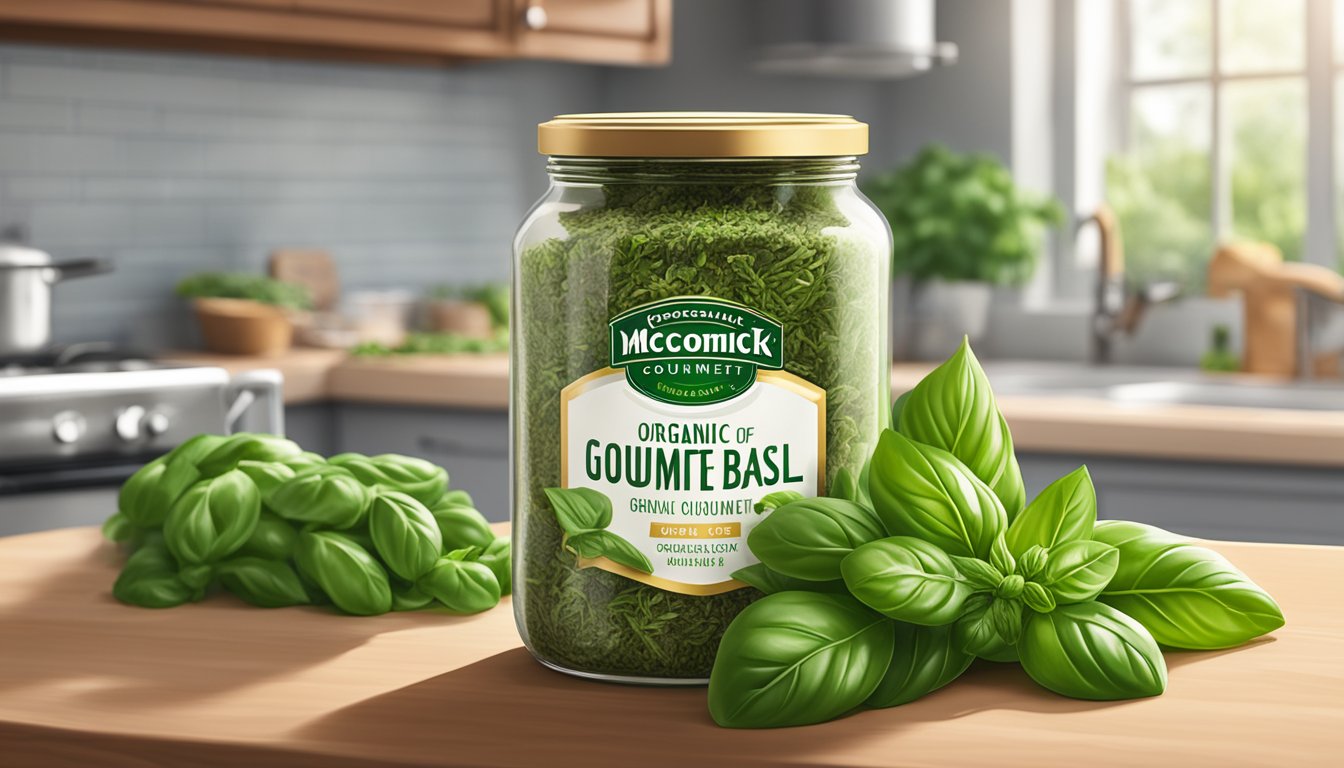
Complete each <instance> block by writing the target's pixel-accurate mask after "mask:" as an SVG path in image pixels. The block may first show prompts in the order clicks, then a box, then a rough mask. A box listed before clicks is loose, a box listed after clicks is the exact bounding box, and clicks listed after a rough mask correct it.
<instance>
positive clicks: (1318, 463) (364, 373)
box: [165, 349, 1344, 468]
mask: <svg viewBox="0 0 1344 768" xmlns="http://www.w3.org/2000/svg"><path fill="white" fill-rule="evenodd" d="M165 359H166V360H168V361H170V362H177V363H185V364H192V365H217V366H221V367H223V368H227V369H229V370H233V371H238V370H247V369H251V368H266V367H269V368H277V369H279V370H280V371H281V372H282V373H283V374H284V376H285V401H286V402H288V403H292V404H299V403H306V402H316V401H321V400H327V399H338V400H347V401H355V402H365V403H381V404H404V405H422V406H431V407H444V408H476V409H485V410H504V409H507V408H508V405H509V361H508V356H507V355H502V354H499V355H457V356H436V355H420V356H403V357H365V358H355V357H349V356H348V355H346V354H345V353H344V352H340V351H333V350H318V349H295V350H293V351H291V352H289V353H287V354H285V355H282V356H279V357H275V358H250V357H242V358H240V357H229V356H223V355H206V354H201V353H176V354H171V355H168V356H166V357H165ZM931 368H932V364H931V363H900V364H897V365H896V366H894V367H893V368H892V389H893V390H894V391H896V392H903V391H905V390H907V389H909V388H910V387H913V386H914V385H915V384H916V383H917V382H918V381H919V379H920V378H921V377H922V376H923V375H924V374H925V373H927V372H928V371H929V370H930V369H931ZM999 405H1000V407H1001V408H1002V410H1003V413H1004V416H1005V417H1006V418H1007V419H1008V424H1009V426H1010V427H1011V428H1012V431H1013V439H1014V442H1015V443H1016V445H1017V448H1018V449H1019V450H1022V451H1027V452H1035V453H1066V454H1075V455H1078V454H1081V455H1109V456H1129V457H1137V458H1166V459H1184V460H1192V461H1231V462H1244V463H1254V464H1284V465H1294V466H1315V467H1336V468H1344V413H1341V412H1330V411H1320V410H1315V411H1307V410H1302V411H1295V410H1289V409H1266V408H1230V407H1224V406H1207V405H1206V406H1201V405H1170V404H1152V405H1136V404H1126V405H1120V404H1116V403H1110V402H1106V401H1104V400H1099V399H1093V398H1086V397H1047V396H1039V395H1033V396H1029V397H1027V396H1007V395H1001V396H1000V397H999Z"/></svg>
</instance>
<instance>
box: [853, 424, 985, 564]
mask: <svg viewBox="0 0 1344 768" xmlns="http://www.w3.org/2000/svg"><path fill="white" fill-rule="evenodd" d="M870 482H871V485H872V487H871V489H870V490H871V492H872V497H873V504H874V506H875V508H876V510H877V515H878V517H880V518H881V520H882V522H883V523H885V524H886V527H887V530H888V531H890V532H891V533H892V534H893V535H896V536H914V537H916V538H920V539H923V540H925V541H927V542H930V543H932V544H935V545H937V546H938V547H939V548H941V549H942V550H943V551H944V552H947V553H948V554H949V555H959V556H961V557H978V558H980V559H981V560H988V559H989V555H990V550H991V549H992V548H993V545H994V539H995V538H996V537H997V536H998V535H999V534H1000V533H1001V532H1002V531H1003V529H1004V528H1006V527H1007V525H1008V523H1007V518H1006V516H1005V514H1004V511H1003V505H1002V504H1000V503H999V499H998V497H996V496H995V495H994V492H993V491H991V490H990V489H989V486H987V485H985V484H984V483H983V482H981V481H980V480H979V478H977V477H976V476H975V475H973V474H971V473H970V471H968V470H967V469H966V467H965V466H964V465H963V464H962V463H961V462H960V461H958V460H957V459H956V457H954V456H953V455H952V454H950V453H948V452H947V451H944V450H942V449H939V448H934V447H932V446H928V445H922V444H920V443H916V442H913V441H911V440H910V439H909V438H906V437H905V436H904V435H901V434H899V433H897V432H893V431H891V430H885V431H884V432H883V433H882V436H881V437H880V438H879V439H878V442H877V450H876V451H875V452H874V453H873V474H872V477H871V478H870Z"/></svg>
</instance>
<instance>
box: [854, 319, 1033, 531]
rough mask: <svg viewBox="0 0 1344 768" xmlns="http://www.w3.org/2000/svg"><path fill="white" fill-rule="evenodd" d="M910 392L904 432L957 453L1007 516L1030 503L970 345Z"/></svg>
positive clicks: (905, 403) (1009, 437)
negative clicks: (1000, 505) (994, 497)
mask: <svg viewBox="0 0 1344 768" xmlns="http://www.w3.org/2000/svg"><path fill="white" fill-rule="evenodd" d="M907 395H908V396H903V397H902V400H903V403H902V404H901V407H900V408H899V417H900V421H899V422H897V427H898V429H899V431H900V433H901V434H903V435H905V436H906V437H908V438H910V439H911V440H914V441H916V442H919V443H924V444H926V445H931V446H934V447H935V448H941V449H943V450H945V451H947V452H949V453H951V454H952V455H953V456H955V457H957V459H959V460H960V461H961V462H962V463H963V464H965V465H966V467H967V468H969V469H970V471H971V472H972V473H973V474H974V475H975V476H976V477H978V478H980V480H981V481H983V482H984V483H985V484H986V485H988V486H989V487H990V488H992V489H993V490H994V494H995V495H996V496H998V498H999V500H1000V501H1002V502H1003V507H1004V509H1005V510H1006V511H1007V514H1008V517H1009V519H1011V518H1013V517H1015V516H1016V515H1017V513H1018V512H1019V511H1020V510H1021V509H1022V505H1023V503H1024V502H1025V501H1026V491H1025V490H1024V488H1023V485H1022V470H1021V469H1020V468H1019V467H1018V464H1017V458H1016V457H1015V456H1014V454H1013V437H1012V435H1011V434H1010V433H1009V431H1008V423H1007V422H1005V421H1004V419H1003V416H1002V414H1000V413H999V407H998V405H997V404H996V403H995V401H994V393H993V391H992V390H991V389H990V386H989V380H988V379H987V378H985V372H984V370H983V369H982V368H981V367H980V361H978V360H976V359H975V353H974V352H972V351H971V345H970V344H969V343H967V342H966V341H962V343H961V347H960V348H959V349H958V350H957V352H956V354H954V355H952V357H951V358H949V359H948V360H947V362H945V363H943V364H942V365H940V366H938V367H937V368H936V369H934V371H933V372H932V373H930V374H929V375H928V376H925V377H924V380H923V381H921V382H919V384H918V385H917V386H916V387H915V388H914V389H912V390H911V391H910V392H909V393H907ZM873 496H874V498H875V499H876V497H877V494H876V493H874V494H873ZM949 551H950V550H949ZM954 554H955V553H954ZM982 554H984V553H982Z"/></svg>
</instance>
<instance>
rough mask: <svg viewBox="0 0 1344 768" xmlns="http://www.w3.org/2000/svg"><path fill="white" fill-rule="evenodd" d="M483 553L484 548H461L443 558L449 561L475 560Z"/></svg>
mask: <svg viewBox="0 0 1344 768" xmlns="http://www.w3.org/2000/svg"><path fill="white" fill-rule="evenodd" d="M484 551H485V548H484V547H463V548H461V549H454V550H453V551H451V552H448V553H446V554H445V555H444V557H446V558H448V559H449V560H475V559H476V558H477V557H479V556H480V554H481V553H482V552H484Z"/></svg>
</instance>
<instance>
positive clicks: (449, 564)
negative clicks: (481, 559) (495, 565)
mask: <svg viewBox="0 0 1344 768" xmlns="http://www.w3.org/2000/svg"><path fill="white" fill-rule="evenodd" d="M416 586H418V587H419V588H420V589H421V590H423V591H425V592H428V593H429V594H431V595H433V596H434V599H435V600H438V601H439V602H440V603H443V604H444V605H445V606H447V607H448V610H450V611H452V612H454V613H480V612H481V611H485V610H489V609H490V608H493V607H495V606H496V605H498V604H499V596H500V589H499V581H498V580H497V579H496V578H495V574H494V573H492V572H491V571H490V569H489V568H488V567H486V566H485V565H483V564H482V563H477V562H472V561H467V560H452V559H450V558H447V557H445V558H442V559H440V560H439V562H438V563H436V564H435V565H434V567H433V568H431V569H430V570H429V573H427V574H425V575H424V576H423V577H421V578H420V580H419V581H417V582H416Z"/></svg>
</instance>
